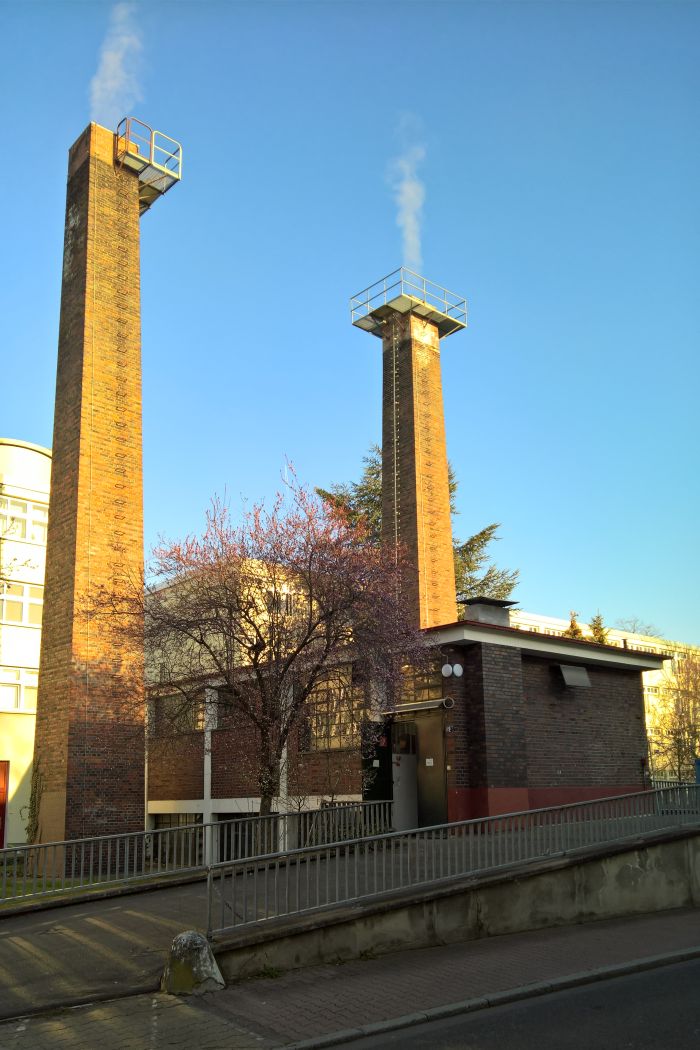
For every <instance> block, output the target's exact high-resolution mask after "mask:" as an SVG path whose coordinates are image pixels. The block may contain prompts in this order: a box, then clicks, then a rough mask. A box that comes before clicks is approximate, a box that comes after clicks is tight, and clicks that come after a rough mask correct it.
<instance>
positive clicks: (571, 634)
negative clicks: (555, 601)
mask: <svg viewBox="0 0 700 1050" xmlns="http://www.w3.org/2000/svg"><path fill="white" fill-rule="evenodd" d="M569 616H570V619H569V626H568V627H567V628H566V630H565V631H564V637H565V638H583V631H582V630H581V625H580V623H579V622H578V620H577V619H576V617H577V616H578V613H577V612H574V610H573V609H572V610H571V612H570V613H569Z"/></svg>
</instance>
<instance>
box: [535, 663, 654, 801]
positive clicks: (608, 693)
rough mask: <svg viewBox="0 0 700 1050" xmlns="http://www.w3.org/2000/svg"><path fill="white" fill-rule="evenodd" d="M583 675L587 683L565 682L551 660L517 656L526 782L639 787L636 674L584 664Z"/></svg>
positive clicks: (642, 743)
mask: <svg viewBox="0 0 700 1050" xmlns="http://www.w3.org/2000/svg"><path fill="white" fill-rule="evenodd" d="M588 676H589V679H590V682H591V687H590V688H572V687H567V686H565V685H564V682H563V679H562V676H561V673H560V672H559V670H558V669H557V666H556V665H555V664H551V663H548V662H547V661H545V660H535V659H532V658H527V657H526V658H525V659H524V660H523V680H524V687H525V703H526V710H527V749H528V757H529V779H530V785H531V787H532V788H534V789H537V788H545V787H546V788H553V787H559V786H566V787H568V786H572V787H574V786H581V787H590V786H601V785H602V786H605V787H615V786H618V787H619V788H620V789H621V790H625V789H628V790H630V791H632V790H641V788H642V786H643V781H642V775H641V774H642V767H641V762H640V758H641V757H642V756H646V753H647V745H646V734H645V729H644V701H643V693H642V682H641V674H639V673H638V672H636V671H613V670H607V669H605V668H597V667H589V668H588ZM540 797H541V798H544V797H545V796H544V795H542V796H540Z"/></svg>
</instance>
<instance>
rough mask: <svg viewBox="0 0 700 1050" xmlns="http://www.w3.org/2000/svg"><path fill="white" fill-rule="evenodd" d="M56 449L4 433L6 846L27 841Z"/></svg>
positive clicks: (0, 816) (0, 472) (0, 742)
mask: <svg viewBox="0 0 700 1050" xmlns="http://www.w3.org/2000/svg"><path fill="white" fill-rule="evenodd" d="M50 478H51V450H50V449H48V448H42V447H41V446H40V445H31V444H29V443H28V442H26V441H15V440H13V439H11V438H0V846H9V845H15V844H19V843H23V842H25V841H26V832H25V827H26V824H27V820H28V817H29V798H30V793H31V770H32V757H33V752H34V723H35V717H36V693H37V679H38V672H39V650H40V643H41V617H42V612H43V604H44V567H45V560H46V527H47V521H48V514H49V487H50Z"/></svg>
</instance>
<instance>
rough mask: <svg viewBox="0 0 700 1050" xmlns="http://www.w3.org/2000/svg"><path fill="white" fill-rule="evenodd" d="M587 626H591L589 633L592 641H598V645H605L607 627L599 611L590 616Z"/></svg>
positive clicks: (606, 642)
mask: <svg viewBox="0 0 700 1050" xmlns="http://www.w3.org/2000/svg"><path fill="white" fill-rule="evenodd" d="M589 626H590V628H591V634H592V635H593V641H594V642H598V643H599V644H600V645H607V644H608V629H607V627H606V626H605V624H604V623H603V617H602V616H601V614H600V613H599V612H597V613H596V614H595V616H592V617H591V622H590V624H589Z"/></svg>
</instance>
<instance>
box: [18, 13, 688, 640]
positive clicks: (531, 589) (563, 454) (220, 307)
mask: <svg viewBox="0 0 700 1050" xmlns="http://www.w3.org/2000/svg"><path fill="white" fill-rule="evenodd" d="M0 39H1V40H2V58H1V61H0V99H1V100H2V101H1V105H2V156H3V160H2V164H1V165H0V180H1V181H2V186H1V187H0V190H1V196H0V201H1V202H2V204H1V206H2V213H3V214H2V234H1V235H0V237H1V241H2V246H3V250H2V253H1V256H0V325H1V332H2V376H1V378H0V384H1V387H2V400H1V402H0V435H2V436H5V437H16V438H21V439H23V440H26V441H32V442H36V443H38V444H42V445H50V444H51V435H52V417H53V394H54V381H55V366H56V344H57V333H58V312H59V299H60V275H61V256H62V242H63V219H64V207H65V179H66V159H67V151H68V148H69V146H70V145H71V143H72V142H73V141H74V140H75V139H76V138H77V137H78V135H79V134H80V132H81V131H82V130H83V128H84V127H85V125H86V124H87V123H88V121H89V120H90V119H91V116H92V117H94V118H95V119H98V120H99V121H100V122H101V123H107V122H109V121H111V120H112V119H113V114H114V113H120V114H122V115H123V113H124V112H126V111H129V112H131V113H133V114H134V115H136V116H140V117H141V118H142V119H144V120H146V121H147V122H148V123H150V124H152V125H154V126H155V127H157V128H159V129H161V130H163V131H164V132H166V133H167V134H169V135H172V136H174V137H175V138H176V139H179V140H180V141H181V142H182V143H183V149H184V177H183V181H182V184H181V185H180V186H177V187H176V188H175V189H173V191H172V192H171V193H170V194H169V195H168V196H167V197H166V198H165V199H164V200H162V201H160V202H158V203H157V204H156V205H155V206H154V208H153V209H152V210H151V212H150V213H148V214H147V215H146V216H145V217H144V219H143V220H142V297H143V299H142V308H143V364H144V460H145V519H146V539H147V543H148V544H149V545H150V544H152V543H153V542H154V541H155V539H156V538H157V536H158V534H159V533H163V534H166V535H169V536H179V535H182V534H183V533H185V532H187V531H189V530H192V529H195V528H197V527H199V525H200V523H201V521H202V518H203V512H204V509H205V507H206V506H207V504H208V501H209V499H210V497H211V495H212V494H213V493H215V492H216V493H224V492H226V493H227V494H228V496H229V497H230V499H231V503H232V508H233V510H234V513H237V510H238V508H239V507H240V505H241V499H242V498H244V497H245V498H247V499H249V500H257V499H260V498H263V497H266V498H269V497H270V496H271V495H272V494H273V493H274V491H275V489H276V488H277V487H278V486H279V481H280V474H281V471H282V469H283V465H284V462H285V458H289V459H290V460H291V461H292V462H293V463H294V465H295V467H296V470H297V473H298V475H299V476H300V478H301V479H302V480H304V481H307V482H308V483H309V484H311V485H321V486H324V487H327V486H329V485H330V484H331V483H333V482H334V481H345V480H351V479H355V478H357V477H358V476H359V474H360V471H361V465H362V464H361V461H362V456H363V453H364V452H365V451H366V450H367V448H368V447H369V446H370V445H371V444H372V443H374V442H378V441H379V440H380V426H381V359H380V345H381V344H380V342H379V340H377V339H374V338H373V337H372V336H370V335H367V334H365V333H363V332H361V331H358V330H357V329H355V328H353V327H352V326H351V324H350V321H349V314H348V299H349V296H350V295H351V294H353V293H354V292H356V291H358V290H360V289H361V288H363V287H365V286H366V285H368V284H370V283H371V282H373V281H374V280H376V279H377V278H379V277H381V276H383V275H384V274H385V273H388V272H389V271H390V270H393V269H395V268H396V267H397V266H399V265H400V264H401V262H402V259H409V258H411V257H413V258H415V256H416V255H418V254H420V267H421V271H422V272H424V273H425V274H426V276H428V277H429V278H431V279H432V280H435V281H438V282H440V283H443V284H445V285H447V287H448V288H451V289H454V290H455V291H457V292H460V293H462V294H464V295H465V296H466V297H467V299H468V302H469V310H470V324H469V328H468V329H467V331H466V332H463V333H461V334H458V335H454V336H452V337H451V338H450V339H448V340H446V341H445V342H444V344H443V383H444V391H445V416H446V427H447V441H448V450H449V455H450V459H451V461H452V463H453V466H454V469H455V471H456V474H457V477H458V479H459V482H460V488H459V498H458V505H459V511H460V514H459V517H458V519H457V531H458V533H459V534H460V535H461V536H464V537H466V536H467V535H469V534H470V533H472V532H475V531H476V530H477V529H479V528H481V527H483V526H484V525H486V524H487V523H489V522H492V521H498V522H501V524H502V528H501V540H500V542H499V543H498V544H496V546H495V554H496V559H497V561H498V562H499V563H501V564H503V565H505V566H508V567H510V568H515V567H517V568H519V569H520V571H521V583H520V585H519V588H518V591H517V593H516V594H515V596H514V597H516V598H518V599H519V600H520V602H521V605H522V606H523V607H524V608H526V609H528V610H531V611H535V612H540V613H544V614H548V615H552V616H568V612H569V610H570V609H576V610H577V611H578V612H579V614H580V617H581V618H582V619H587V618H589V617H590V616H591V615H593V614H594V613H595V612H596V611H597V610H600V612H601V613H602V614H603V616H604V618H605V620H606V622H608V623H613V622H614V621H615V620H616V619H617V618H619V617H626V616H632V615H637V616H639V617H641V618H643V619H644V620H646V621H651V622H653V623H655V624H656V625H657V626H658V627H659V628H661V629H662V630H663V632H664V633H665V634H666V635H667V636H668V637H674V638H679V639H681V640H685V641H694V642H696V643H698V642H700V604H699V603H700V558H699V557H698V518H699V517H700V497H699V494H698V480H697V475H698V469H697V462H698V452H699V451H700V440H699V430H700V427H699V423H698V415H699V412H698V378H699V377H698V330H699V328H700V325H699V321H700V316H699V315H700V296H699V294H698V292H699V290H700V289H699V284H700V281H699V258H698V252H699V248H698V245H699V243H700V205H699V200H700V193H699V189H700V187H699V185H698V174H699V172H700V145H699V139H698V116H699V108H700V106H699V97H700V96H699V88H700V4H699V3H696V2H692V0H691V2H681V3H674V2H673V0H661V2H657V3H636V2H633V0H628V2H623V3H616V2H605V0H598V2H593V3H585V2H576V0H559V2H557V0H550V2H545V3H530V2H528V0H519V2H515V3H508V2H497V0H496V2H484V3H472V2H461V3H459V2H456V3H440V2H431V3H423V2H419V0H416V2H401V0H397V2H393V3H381V2H361V0H355V2H345V3H344V2H342V0H332V2H331V0H328V2H326V3H314V2H295V0H280V2H276V3H267V2H241V3H234V2H228V3H222V2H210V0H199V2H180V3H162V2H154V0H149V2H142V3H135V4H120V5H116V6H115V5H113V4H109V3H104V4H103V3H99V2H93V3H87V2H82V3H77V2H65V0H50V2H47V3H43V2H32V0H24V2H23V3H18V2H14V0H13V2H7V0H4V2H0ZM399 196H401V201H402V203H401V204H400V203H399V201H398V197H399ZM421 201H422V204H421ZM400 217H402V220H403V226H399V225H398V222H397V219H398V218H400Z"/></svg>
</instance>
